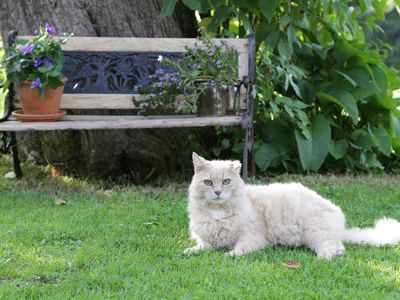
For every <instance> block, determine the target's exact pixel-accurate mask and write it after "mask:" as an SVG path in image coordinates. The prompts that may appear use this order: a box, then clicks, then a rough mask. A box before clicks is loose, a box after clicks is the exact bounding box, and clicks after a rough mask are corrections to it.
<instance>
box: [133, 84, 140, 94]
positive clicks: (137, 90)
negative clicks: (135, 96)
mask: <svg viewBox="0 0 400 300" xmlns="http://www.w3.org/2000/svg"><path fill="white" fill-rule="evenodd" d="M133 92H135V93H137V92H139V86H138V85H135V86H134V87H133Z"/></svg>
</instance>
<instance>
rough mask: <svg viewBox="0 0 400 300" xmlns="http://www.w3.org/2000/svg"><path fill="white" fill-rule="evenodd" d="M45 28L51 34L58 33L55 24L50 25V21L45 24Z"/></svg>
mask: <svg viewBox="0 0 400 300" xmlns="http://www.w3.org/2000/svg"><path fill="white" fill-rule="evenodd" d="M44 29H46V31H47V32H48V33H50V34H55V33H56V28H55V27H54V26H50V25H49V24H48V23H46V24H44Z"/></svg>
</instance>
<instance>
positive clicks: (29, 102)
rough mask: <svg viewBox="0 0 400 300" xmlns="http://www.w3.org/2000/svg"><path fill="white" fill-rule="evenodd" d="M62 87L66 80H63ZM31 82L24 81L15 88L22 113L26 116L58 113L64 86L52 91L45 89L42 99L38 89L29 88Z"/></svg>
mask: <svg viewBox="0 0 400 300" xmlns="http://www.w3.org/2000/svg"><path fill="white" fill-rule="evenodd" d="M63 81H64V85H65V82H67V78H64V79H63ZM31 85H32V82H31V81H24V82H23V83H22V84H21V85H20V86H18V87H17V92H18V95H19V97H20V99H21V106H22V112H23V114H26V115H50V114H58V113H59V112H60V103H61V97H62V94H63V92H64V85H62V86H60V87H58V88H56V89H52V88H47V89H46V90H45V92H44V95H43V97H40V96H39V89H38V88H37V87H36V88H32V87H31Z"/></svg>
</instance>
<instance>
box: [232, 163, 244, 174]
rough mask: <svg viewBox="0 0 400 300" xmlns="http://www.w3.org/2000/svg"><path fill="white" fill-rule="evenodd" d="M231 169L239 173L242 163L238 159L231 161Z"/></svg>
mask: <svg viewBox="0 0 400 300" xmlns="http://www.w3.org/2000/svg"><path fill="white" fill-rule="evenodd" d="M230 167H231V169H232V171H235V172H236V173H237V174H240V168H241V167H242V164H241V163H240V161H238V160H234V161H232V163H231V165H230Z"/></svg>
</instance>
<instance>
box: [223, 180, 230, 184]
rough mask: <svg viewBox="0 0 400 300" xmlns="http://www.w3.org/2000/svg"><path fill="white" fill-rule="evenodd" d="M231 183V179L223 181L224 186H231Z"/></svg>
mask: <svg viewBox="0 0 400 300" xmlns="http://www.w3.org/2000/svg"><path fill="white" fill-rule="evenodd" d="M230 183H231V180H230V179H224V180H222V184H223V185H228V184H230Z"/></svg>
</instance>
